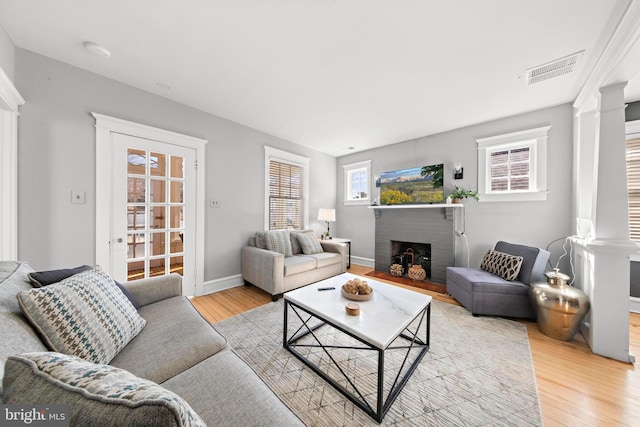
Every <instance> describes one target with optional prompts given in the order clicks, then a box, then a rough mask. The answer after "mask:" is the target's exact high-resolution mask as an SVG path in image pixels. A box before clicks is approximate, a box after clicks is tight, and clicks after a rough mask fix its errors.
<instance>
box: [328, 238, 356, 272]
mask: <svg viewBox="0 0 640 427" xmlns="http://www.w3.org/2000/svg"><path fill="white" fill-rule="evenodd" d="M330 240H332V241H334V242H338V243H346V244H347V246H348V247H349V259H348V261H347V268H351V239H342V238H340V237H332V238H331V239H330Z"/></svg>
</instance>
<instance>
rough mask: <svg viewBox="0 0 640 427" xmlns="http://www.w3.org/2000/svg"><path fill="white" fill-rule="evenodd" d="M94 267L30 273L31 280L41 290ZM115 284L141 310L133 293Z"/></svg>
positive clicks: (86, 266) (84, 266) (85, 266)
mask: <svg viewBox="0 0 640 427" xmlns="http://www.w3.org/2000/svg"><path fill="white" fill-rule="evenodd" d="M91 268H92V267H90V266H88V265H81V266H80V267H76V268H61V269H58V270H47V271H33V272H31V273H29V279H30V280H31V283H32V284H33V286H34V287H36V288H41V287H43V286H49V285H53V284H54V283H60V282H62V281H63V280H64V279H66V278H68V277H71V276H74V275H76V274H78V273H82V272H83V271H87V270H91ZM114 283H115V284H116V286H117V287H118V288H120V290H121V291H122V293H123V294H124V295H125V296H126V297H127V298H128V299H129V301H131V304H133V306H134V307H135V308H136V310H138V309H139V308H140V303H139V302H138V300H137V299H136V298H135V297H134V296H133V294H132V293H131V291H129V289H127V288H126V287H124V286H123V285H121V284H120V283H118V282H117V281H115V280H114Z"/></svg>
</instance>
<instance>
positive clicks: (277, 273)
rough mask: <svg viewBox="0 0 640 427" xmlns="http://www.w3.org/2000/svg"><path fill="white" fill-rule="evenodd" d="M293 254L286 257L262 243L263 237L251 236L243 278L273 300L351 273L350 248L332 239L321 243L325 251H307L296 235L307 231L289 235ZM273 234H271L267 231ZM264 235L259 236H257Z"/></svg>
mask: <svg viewBox="0 0 640 427" xmlns="http://www.w3.org/2000/svg"><path fill="white" fill-rule="evenodd" d="M284 232H285V233H288V238H289V239H290V242H289V244H290V245H291V253H290V255H289V256H285V253H284V251H283V252H277V251H274V250H270V249H268V248H266V247H265V245H264V244H261V243H260V241H259V240H260V237H251V238H250V239H249V242H248V244H247V245H246V246H243V247H242V249H241V257H242V258H241V264H242V279H243V280H244V281H245V283H246V284H252V285H255V286H257V287H258V288H260V289H262V290H264V291H266V292H268V293H269V294H271V298H272V300H273V301H277V299H278V296H279V295H282V294H283V293H284V292H287V291H290V290H292V289H296V288H299V287H301V286H305V285H308V284H310V283H314V282H317V281H319V280H323V279H327V278H329V277H332V276H336V275H338V274H342V273H344V272H346V271H347V261H348V246H347V245H346V244H344V243H337V242H333V241H331V240H319V241H318V242H319V243H320V246H321V247H322V252H319V253H308V254H305V253H304V252H303V248H302V247H300V245H299V244H298V242H297V239H296V235H297V234H299V233H304V232H296V231H293V232H289V231H288V230H287V231H284ZM264 233H269V232H264ZM260 234H263V233H258V234H257V236H259V235H260Z"/></svg>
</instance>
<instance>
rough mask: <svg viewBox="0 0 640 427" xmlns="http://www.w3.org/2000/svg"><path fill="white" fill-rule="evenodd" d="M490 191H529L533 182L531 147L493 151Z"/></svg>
mask: <svg viewBox="0 0 640 427" xmlns="http://www.w3.org/2000/svg"><path fill="white" fill-rule="evenodd" d="M489 157H490V159H491V179H490V186H489V188H490V191H491V192H495V191H529V184H530V182H531V176H530V175H531V147H528V146H521V145H520V144H518V145H517V146H516V147H515V148H502V149H497V150H494V151H491V152H490V154H489Z"/></svg>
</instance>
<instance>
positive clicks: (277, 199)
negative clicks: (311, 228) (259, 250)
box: [265, 147, 309, 230]
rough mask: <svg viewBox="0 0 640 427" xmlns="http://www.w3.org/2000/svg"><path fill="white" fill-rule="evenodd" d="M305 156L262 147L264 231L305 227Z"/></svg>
mask: <svg viewBox="0 0 640 427" xmlns="http://www.w3.org/2000/svg"><path fill="white" fill-rule="evenodd" d="M308 173H309V159H308V158H306V157H302V156H299V155H297V154H292V153H288V152H286V151H282V150H278V149H275V148H271V147H265V200H266V203H265V230H281V229H303V228H307V224H308V220H307V216H308V214H307V212H308V210H309V209H308V191H309V183H308V182H309V179H308V177H309V175H308Z"/></svg>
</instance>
